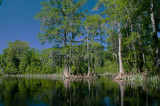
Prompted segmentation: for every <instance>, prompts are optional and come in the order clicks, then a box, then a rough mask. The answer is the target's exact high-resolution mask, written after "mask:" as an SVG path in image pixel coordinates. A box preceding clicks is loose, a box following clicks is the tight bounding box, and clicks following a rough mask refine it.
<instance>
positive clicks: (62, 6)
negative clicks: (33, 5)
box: [36, 0, 86, 77]
mask: <svg viewBox="0 0 160 106" xmlns="http://www.w3.org/2000/svg"><path fill="white" fill-rule="evenodd" d="M85 2H86V0H78V1H73V0H64V1H62V0H49V1H47V2H42V3H41V4H42V5H43V7H42V8H41V13H38V14H37V15H36V18H37V19H38V20H40V21H41V30H42V31H43V32H42V33H39V34H38V37H39V40H40V41H41V42H42V43H45V42H46V41H48V42H49V43H52V44H54V46H58V47H63V48H64V60H65V62H64V64H65V65H64V76H65V77H68V76H69V75H70V65H71V61H70V62H69V66H68V62H67V58H68V57H69V58H71V48H70V52H69V55H68V53H67V52H68V48H69V47H71V46H72V42H73V40H74V38H75V36H76V34H77V31H78V29H79V27H78V26H79V23H80V22H79V21H80V20H81V15H80V14H81V11H80V10H79V9H80V7H81V6H82V5H83V4H84V3H85ZM70 34H71V36H70ZM69 45H70V46H69ZM68 68H69V69H68Z"/></svg>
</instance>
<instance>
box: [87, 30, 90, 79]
mask: <svg viewBox="0 0 160 106" xmlns="http://www.w3.org/2000/svg"><path fill="white" fill-rule="evenodd" d="M88 40H89V32H88V31H87V55H88V75H87V76H89V75H90V62H89V41H88Z"/></svg>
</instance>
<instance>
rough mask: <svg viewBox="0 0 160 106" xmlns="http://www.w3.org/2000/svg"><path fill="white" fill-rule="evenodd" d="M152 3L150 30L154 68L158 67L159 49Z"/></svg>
mask: <svg viewBox="0 0 160 106" xmlns="http://www.w3.org/2000/svg"><path fill="white" fill-rule="evenodd" d="M153 8H154V3H153V0H151V9H150V11H151V23H152V29H153V34H152V38H153V50H154V53H155V56H156V66H157V67H158V66H159V47H158V43H159V41H158V35H157V30H156V23H155V19H154V11H153Z"/></svg>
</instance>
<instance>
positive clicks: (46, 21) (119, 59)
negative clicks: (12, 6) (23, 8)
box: [0, 0, 160, 77]
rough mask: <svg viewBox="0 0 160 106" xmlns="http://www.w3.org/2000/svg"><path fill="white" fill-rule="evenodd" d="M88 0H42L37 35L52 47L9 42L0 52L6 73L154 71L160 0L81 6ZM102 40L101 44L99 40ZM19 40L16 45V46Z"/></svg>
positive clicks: (159, 60)
mask: <svg viewBox="0 0 160 106" xmlns="http://www.w3.org/2000/svg"><path fill="white" fill-rule="evenodd" d="M86 2H87V0H78V1H77V0H48V1H45V2H41V5H42V8H41V12H40V13H37V14H36V16H35V18H36V19H37V20H40V21H41V33H38V39H39V41H40V42H41V43H42V44H45V43H46V42H48V43H50V44H53V48H49V49H44V50H36V49H33V48H30V47H29V44H28V43H27V42H23V41H15V42H9V46H8V48H6V49H4V50H3V54H2V55H1V56H0V62H1V63H0V65H1V70H3V71H4V72H6V73H9V74H22V73H55V72H63V74H64V76H65V77H68V76H70V75H71V74H77V73H86V74H87V75H88V76H89V75H90V74H91V73H94V72H97V73H104V72H118V71H119V73H120V74H119V77H121V76H122V75H123V74H124V71H125V72H126V73H130V72H131V73H142V72H145V73H149V74H159V70H160V52H159V48H160V42H159V40H160V38H159V37H158V32H160V10H159V7H160V1H159V0H98V2H97V4H96V5H95V7H94V8H93V11H96V10H98V9H99V8H103V11H102V12H101V15H98V14H94V15H93V14H91V13H90V12H88V11H82V9H81V8H83V6H84V5H85V4H86ZM104 43H107V46H106V47H105V46H104V45H103V44H104ZM20 45H21V46H20Z"/></svg>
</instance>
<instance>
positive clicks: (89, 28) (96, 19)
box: [84, 14, 104, 76]
mask: <svg viewBox="0 0 160 106" xmlns="http://www.w3.org/2000/svg"><path fill="white" fill-rule="evenodd" d="M84 23H85V29H86V33H87V57H88V58H87V60H88V76H89V75H90V64H91V63H90V62H92V71H93V73H94V68H95V58H96V55H95V50H96V47H98V46H100V45H99V44H98V43H97V42H95V41H98V40H99V39H97V37H99V38H100V37H102V35H103V34H104V33H102V32H103V30H102V19H101V17H100V16H99V15H97V14H96V15H89V16H87V17H86V21H85V22H84ZM91 60H92V61H91Z"/></svg>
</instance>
